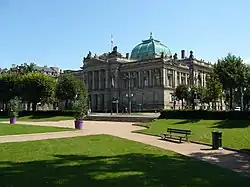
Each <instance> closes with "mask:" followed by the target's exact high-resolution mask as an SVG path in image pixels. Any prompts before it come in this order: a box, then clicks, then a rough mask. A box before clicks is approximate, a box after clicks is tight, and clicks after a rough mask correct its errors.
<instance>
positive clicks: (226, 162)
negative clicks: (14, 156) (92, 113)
mask: <svg viewBox="0 0 250 187" xmlns="http://www.w3.org/2000/svg"><path fill="white" fill-rule="evenodd" d="M20 123H24V124H31V125H32V124H34V125H42V126H57V127H70V128H74V125H73V124H74V123H73V121H72V120H69V121H61V122H20ZM138 129H142V127H136V126H132V123H128V122H103V121H98V122H96V121H86V122H84V129H83V130H79V131H67V132H54V133H39V134H27V135H10V136H0V143H3V142H21V141H30V140H42V139H53V138H65V137H74V136H85V135H93V134H110V135H114V136H118V137H122V138H126V139H129V140H134V141H138V142H142V143H145V144H149V145H153V146H156V147H160V148H163V149H167V150H171V151H174V152H177V153H180V154H182V155H186V156H190V157H194V158H198V159H200V160H204V161H207V162H210V163H212V164H217V165H219V166H221V167H225V168H229V169H232V170H234V171H238V172H244V173H245V174H247V175H249V176H250V155H246V154H242V153H238V152H234V151H229V150H211V147H209V146H205V145H199V144H193V143H181V144H178V143H172V142H168V141H163V140H160V139H159V138H158V137H154V136H148V135H143V134H137V133H131V131H134V130H138Z"/></svg>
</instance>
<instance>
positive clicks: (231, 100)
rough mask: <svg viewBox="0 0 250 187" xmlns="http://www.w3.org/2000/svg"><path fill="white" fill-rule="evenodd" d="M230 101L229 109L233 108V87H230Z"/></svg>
mask: <svg viewBox="0 0 250 187" xmlns="http://www.w3.org/2000/svg"><path fill="white" fill-rule="evenodd" d="M229 94H230V103H229V109H230V110H232V109H233V88H230V93H229Z"/></svg>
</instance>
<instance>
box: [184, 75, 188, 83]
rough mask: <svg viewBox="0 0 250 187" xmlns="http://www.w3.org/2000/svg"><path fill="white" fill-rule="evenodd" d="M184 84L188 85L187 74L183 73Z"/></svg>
mask: <svg viewBox="0 0 250 187" xmlns="http://www.w3.org/2000/svg"><path fill="white" fill-rule="evenodd" d="M185 84H186V85H188V74H187V73H185Z"/></svg>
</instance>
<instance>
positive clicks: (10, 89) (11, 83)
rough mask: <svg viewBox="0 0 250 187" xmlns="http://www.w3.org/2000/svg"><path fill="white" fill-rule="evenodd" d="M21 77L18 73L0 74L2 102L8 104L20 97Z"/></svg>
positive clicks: (0, 97) (0, 96)
mask: <svg viewBox="0 0 250 187" xmlns="http://www.w3.org/2000/svg"><path fill="white" fill-rule="evenodd" d="M20 83H21V80H20V77H19V76H18V74H16V73H10V72H9V73H2V74H0V99H1V101H2V102H8V101H9V100H10V99H13V98H14V97H15V96H20V94H21V90H20Z"/></svg>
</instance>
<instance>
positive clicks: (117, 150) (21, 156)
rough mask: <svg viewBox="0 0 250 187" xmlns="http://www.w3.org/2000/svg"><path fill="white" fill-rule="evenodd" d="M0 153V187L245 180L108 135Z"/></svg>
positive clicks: (212, 186) (177, 185)
mask: <svg viewBox="0 0 250 187" xmlns="http://www.w3.org/2000/svg"><path fill="white" fill-rule="evenodd" d="M20 150H21V151H20ZM0 152H1V154H0V160H1V162H0V186H2V187H7V186H8V187H9V186H13V187H26V186H43V187H54V186H63V187H67V186H69V187H72V186H91V187H100V186H102V187H111V186H119V187H127V186H136V187H140V186H150V187H162V186H170V187H181V186H182V187H184V186H185V187H200V186H202V187H216V186H222V185H223V186H227V187H235V186H237V185H240V186H241V187H244V186H249V183H250V178H248V177H244V176H243V175H241V174H239V173H235V172H233V171H230V170H227V169H224V168H220V167H218V166H216V165H211V164H209V163H206V162H202V161H199V160H196V159H192V158H189V157H185V156H181V155H179V154H176V153H173V152H170V151H166V150H163V149H160V148H157V147H153V146H149V145H145V144H142V143H139V142H133V141H130V140H125V139H121V138H118V137H113V136H109V135H95V136H85V137H74V138H64V139H53V140H42V141H31V142H22V143H4V144H0Z"/></svg>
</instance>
